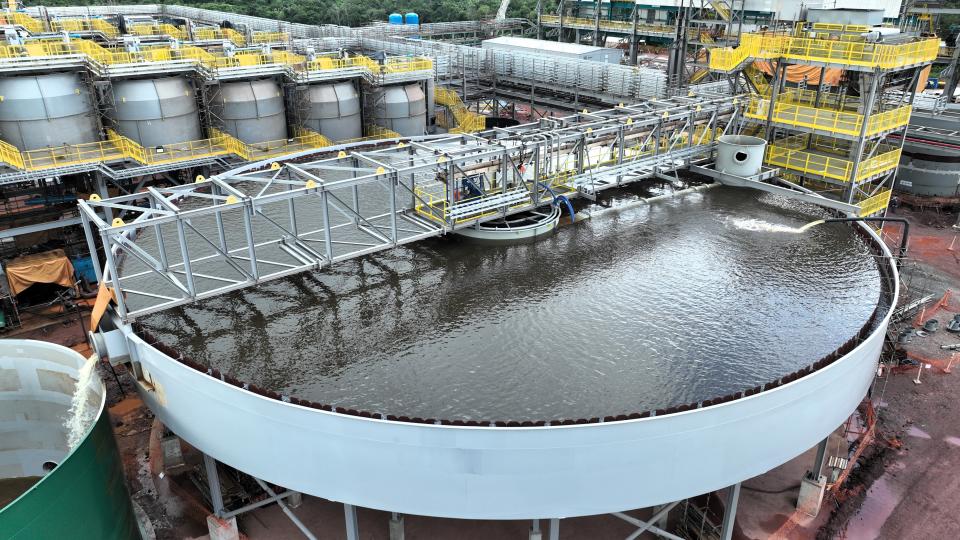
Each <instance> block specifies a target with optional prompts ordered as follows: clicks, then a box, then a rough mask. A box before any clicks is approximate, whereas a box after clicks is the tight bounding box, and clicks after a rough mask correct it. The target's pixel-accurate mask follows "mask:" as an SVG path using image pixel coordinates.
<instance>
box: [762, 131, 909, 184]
mask: <svg viewBox="0 0 960 540" xmlns="http://www.w3.org/2000/svg"><path fill="white" fill-rule="evenodd" d="M816 151H819V153H818V152H816ZM845 151H847V152H848V151H849V147H846V148H845V147H844V145H843V143H841V142H840V141H836V140H826V139H822V138H819V137H813V138H812V139H811V137H810V135H806V134H805V135H795V136H793V137H787V138H786V139H781V140H779V141H776V142H773V143H771V144H770V145H768V147H767V156H766V158H765V161H766V163H767V164H768V165H773V166H778V167H783V168H786V169H790V170H792V171H796V172H799V173H802V174H812V175H816V176H821V177H824V178H832V179H834V180H839V181H841V182H849V181H850V180H851V176H852V175H853V162H852V161H850V160H849V159H846V158H845V157H840V156H841V155H843V152H845ZM877 151H878V152H881V153H878V154H877V155H875V156H873V157H871V158H869V159H865V160H863V161H861V162H860V168H859V169H858V171H857V176H856V178H855V179H854V180H856V181H860V180H864V179H866V178H870V177H872V176H876V175H878V174H881V173H884V172H887V171H889V170H891V169H894V168H895V167H897V165H898V164H899V162H900V148H898V147H895V146H890V145H886V144H882V145H881V147H880V148H878V149H877Z"/></svg>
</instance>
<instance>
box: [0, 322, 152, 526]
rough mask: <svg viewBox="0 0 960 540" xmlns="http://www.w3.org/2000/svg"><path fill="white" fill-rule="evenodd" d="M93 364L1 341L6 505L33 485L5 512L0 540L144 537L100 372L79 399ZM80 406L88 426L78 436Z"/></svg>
mask: <svg viewBox="0 0 960 540" xmlns="http://www.w3.org/2000/svg"><path fill="white" fill-rule="evenodd" d="M86 363H87V360H86V359H85V358H83V357H82V356H81V355H79V354H78V353H76V352H75V351H73V350H71V349H68V348H66V347H61V346H59V345H53V344H50V343H44V342H40V341H30V340H14V339H4V340H0V440H3V441H4V444H3V445H2V446H0V486H2V492H0V496H2V495H7V497H6V498H5V499H0V501H2V500H9V499H10V498H12V497H14V496H16V495H17V493H18V492H19V491H21V490H22V489H23V488H24V487H25V486H28V485H30V484H32V487H30V488H29V489H28V490H27V491H25V492H23V493H22V494H19V496H17V497H16V498H15V499H14V500H13V501H12V502H10V503H9V504H7V505H6V506H4V507H2V508H0V538H3V539H5V540H6V539H9V540H13V539H16V540H21V539H22V540H27V539H30V540H34V539H44V538H70V539H74V540H80V539H87V538H89V539H91V540H94V539H96V540H101V539H123V540H127V539H139V538H141V534H140V529H139V526H138V524H137V520H136V518H135V516H134V512H133V504H132V503H131V501H130V495H129V493H128V491H127V485H126V482H125V481H124V477H123V466H122V464H121V461H120V453H119V451H118V450H117V443H116V440H115V439H114V437H113V430H112V427H111V422H110V415H109V414H108V413H107V410H106V406H105V404H106V389H105V388H104V386H103V383H102V382H101V381H100V379H99V378H98V377H97V376H96V373H95V371H94V372H93V374H92V375H91V376H90V377H89V378H88V381H89V384H87V385H86V389H85V392H82V393H80V395H79V397H78V399H76V400H75V399H74V393H75V391H76V389H77V386H78V385H77V381H78V380H80V379H81V376H82V373H83V372H84V370H83V367H84V365H85V364H86ZM89 367H92V366H88V368H89ZM86 372H87V373H90V370H89V369H88V370H86ZM71 404H73V406H74V409H73V410H71ZM77 406H79V409H80V410H81V411H85V413H83V414H80V415H79V416H80V417H81V418H83V419H84V421H81V422H73V424H74V425H75V426H76V428H75V429H73V430H71V429H70V425H69V422H68V418H72V417H74V416H75V413H74V411H76V410H77ZM71 431H73V439H74V444H75V446H74V448H73V449H72V450H71V449H70V448H69V445H68V441H69V439H70V438H71ZM0 504H2V502H0Z"/></svg>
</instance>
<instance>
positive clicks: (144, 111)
mask: <svg viewBox="0 0 960 540" xmlns="http://www.w3.org/2000/svg"><path fill="white" fill-rule="evenodd" d="M113 105H114V110H113V111H110V112H109V115H110V116H111V117H112V118H113V120H114V121H115V123H116V126H117V131H118V132H119V133H120V134H121V135H123V136H125V137H128V138H130V139H131V140H133V141H134V142H136V143H138V144H140V145H141V146H146V147H155V146H164V145H168V144H174V143H181V142H184V141H196V140H199V139H202V138H203V132H202V131H201V129H200V111H199V110H198V109H197V100H196V97H195V96H194V92H193V87H192V86H191V85H190V83H189V82H188V81H187V79H185V78H183V77H165V78H162V79H140V80H125V81H118V82H115V83H113Z"/></svg>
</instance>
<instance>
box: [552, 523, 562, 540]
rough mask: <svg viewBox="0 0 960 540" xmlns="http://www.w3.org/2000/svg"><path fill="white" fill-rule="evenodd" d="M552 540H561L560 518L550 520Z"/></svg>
mask: <svg viewBox="0 0 960 540" xmlns="http://www.w3.org/2000/svg"><path fill="white" fill-rule="evenodd" d="M550 540H560V518H552V519H551V520H550Z"/></svg>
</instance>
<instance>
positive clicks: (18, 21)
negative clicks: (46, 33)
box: [0, 11, 43, 34]
mask: <svg viewBox="0 0 960 540" xmlns="http://www.w3.org/2000/svg"><path fill="white" fill-rule="evenodd" d="M0 26H22V27H24V28H25V29H26V30H27V32H30V33H31V34H39V33H42V32H43V23H42V22H41V21H39V20H37V19H34V18H33V17H31V16H29V15H27V14H26V13H20V12H19V11H2V12H0Z"/></svg>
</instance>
